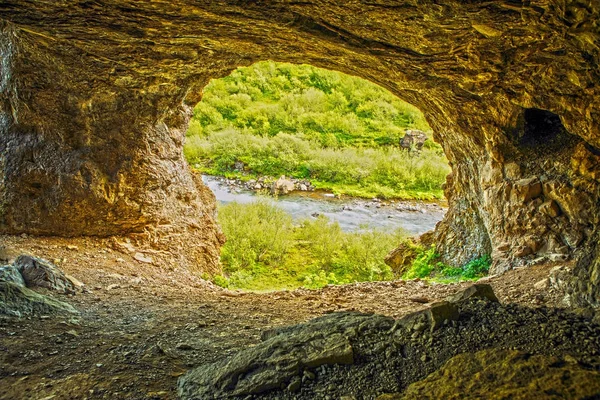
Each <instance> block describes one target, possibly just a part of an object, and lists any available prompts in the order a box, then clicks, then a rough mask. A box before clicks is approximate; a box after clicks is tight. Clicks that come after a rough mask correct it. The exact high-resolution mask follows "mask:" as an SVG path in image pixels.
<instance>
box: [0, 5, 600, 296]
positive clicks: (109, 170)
mask: <svg viewBox="0 0 600 400" xmlns="http://www.w3.org/2000/svg"><path fill="white" fill-rule="evenodd" d="M599 11H600V6H599V5H598V4H597V2H593V1H558V0H540V1H517V0H505V1H495V2H458V1H451V0H442V1H427V0H426V1H410V0H405V1H391V0H378V1H368V2H367V1H349V2H337V1H334V0H310V1H305V2H290V1H286V0H273V1H269V2H261V1H258V2H257V1H233V0H229V1H222V2H211V1H191V0H173V1H169V2H167V1H153V2H147V1H142V0H120V1H117V0H104V1H102V2H91V1H83V0H81V1H56V2H51V3H39V2H36V1H29V0H5V1H3V3H2V4H1V5H0V19H2V20H4V22H2V24H1V29H0V52H1V54H2V62H1V63H0V67H1V70H0V93H2V94H3V99H2V102H1V103H0V134H1V137H0V154H1V158H0V177H1V181H0V211H1V222H2V224H1V227H0V229H1V230H2V231H3V232H7V233H21V232H27V233H33V234H53V235H56V234H58V235H71V236H72V235H81V234H84V235H112V234H123V233H130V232H149V231H150V232H153V236H154V237H156V238H161V237H165V234H164V232H168V235H166V237H171V238H172V237H173V235H174V234H175V232H185V235H184V237H185V238H186V239H185V240H184V241H185V242H188V241H189V242H191V243H196V244H197V247H199V248H202V249H204V250H203V251H202V254H203V255H202V256H200V257H199V259H198V257H197V258H196V259H195V261H193V262H196V263H198V265H199V267H198V268H200V269H202V268H203V265H205V264H206V265H208V264H215V262H216V257H217V254H218V252H217V251H216V249H217V248H218V246H219V244H220V243H221V241H222V237H221V236H220V234H219V233H218V230H217V228H216V226H215V223H214V215H213V214H214V199H211V198H210V196H209V195H208V194H207V193H206V192H205V191H204V189H202V185H201V184H198V183H196V180H195V179H194V177H192V176H191V175H190V172H189V171H188V169H187V166H186V165H185V162H184V160H183V159H182V156H181V147H182V142H183V139H184V135H183V133H184V129H185V126H186V123H187V119H188V117H189V113H190V107H192V106H193V105H194V104H195V103H197V102H198V101H199V100H200V99H201V91H202V87H203V86H204V85H205V84H206V83H207V82H208V80H209V79H211V78H218V77H222V76H225V75H227V74H228V73H229V72H230V71H231V70H232V69H234V68H236V67H238V66H241V65H249V64H251V63H253V62H256V61H259V60H264V59H273V60H275V61H289V62H295V63H310V64H313V65H315V66H319V67H324V68H330V69H336V70H339V71H342V72H346V73H350V74H354V75H358V76H361V77H363V78H366V79H369V80H371V81H374V82H376V83H378V84H380V85H382V86H383V87H386V88H387V89H389V90H390V91H392V92H393V93H395V94H396V95H398V96H399V97H401V98H403V99H404V100H406V101H409V102H411V103H413V104H414V105H415V106H417V107H419V108H420V109H421V110H422V111H423V112H424V113H425V115H426V117H427V119H428V121H429V122H430V125H431V126H432V127H433V129H434V131H435V137H436V139H437V140H438V141H439V142H440V143H441V144H442V146H443V147H444V150H445V151H446V154H447V156H448V158H449V160H450V163H451V166H452V171H453V172H452V174H451V176H450V177H449V178H448V182H447V186H446V193H447V196H448V198H449V204H450V210H449V212H448V215H447V216H446V218H445V219H444V221H442V222H441V223H440V224H439V225H438V227H437V229H436V234H435V236H436V239H437V243H438V250H439V251H440V252H441V253H442V255H443V256H444V258H445V259H446V260H448V261H452V262H453V263H456V264H460V263H463V262H466V261H469V260H470V259H472V258H474V257H477V256H480V255H483V254H488V253H491V254H492V255H493V257H494V260H495V264H494V267H493V269H494V271H495V272H500V271H502V270H505V269H506V268H510V267H511V266H515V265H521V264H523V263H525V262H526V261H527V260H531V259H535V258H537V257H541V256H545V257H548V258H550V259H552V260H556V261H562V260H566V259H569V258H573V257H575V258H577V259H579V260H587V261H580V262H579V263H578V264H577V265H578V266H577V267H576V271H575V272H574V276H576V277H578V278H577V279H575V280H574V281H573V283H572V284H571V285H570V287H571V288H572V291H573V298H574V299H576V300H577V301H579V302H585V303H588V304H589V303H591V304H595V305H598V301H599V300H598V299H599V294H600V289H599V285H600V282H599V281H598V280H599V279H600V277H599V275H600V268H599V267H598V264H599V263H600V262H599V261H598V257H597V249H596V247H597V240H595V239H594V237H595V235H597V230H598V222H599V221H598V219H599V209H600V207H599V204H598V199H599V198H600V196H599V180H600V173H599V169H600V167H599V165H600V161H599V157H600V156H599V152H598V150H597V149H599V148H600V122H599V121H600V96H599V90H598V86H597V85H598V82H599V81H600V79H599V78H600V69H599V67H598V65H599V62H600V51H599V48H600V47H599V46H600V35H599V26H598V24H599V22H598V21H599V20H600V15H599ZM540 115H541V116H542V117H539V116H540ZM538 117H539V118H538ZM545 119H548V120H549V121H550V122H548V123H545V122H544V120H545ZM557 121H558V122H557ZM545 131H551V133H544V132H545ZM532 132H534V133H533V134H532ZM535 132H537V133H535ZM532 135H533V136H532ZM156 240H160V239H156ZM164 242H165V246H168V245H169V241H164Z"/></svg>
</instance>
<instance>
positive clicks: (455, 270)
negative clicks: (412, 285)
mask: <svg viewBox="0 0 600 400" xmlns="http://www.w3.org/2000/svg"><path fill="white" fill-rule="evenodd" d="M439 259H440V255H439V254H437V253H436V252H435V247H433V246H432V247H430V248H429V249H423V248H419V249H418V254H417V257H416V258H415V260H414V261H413V263H412V265H411V267H410V268H409V270H408V271H406V273H405V274H404V275H403V276H402V277H403V278H405V279H414V278H422V279H432V280H436V281H441V282H449V281H457V280H477V279H479V278H481V277H483V276H485V275H487V273H488V271H489V269H490V265H491V264H492V259H491V258H490V256H489V255H484V256H482V257H479V258H476V259H473V260H471V261H469V262H468V263H466V264H465V265H463V266H462V267H453V266H450V265H447V264H444V263H442V262H441V261H439Z"/></svg>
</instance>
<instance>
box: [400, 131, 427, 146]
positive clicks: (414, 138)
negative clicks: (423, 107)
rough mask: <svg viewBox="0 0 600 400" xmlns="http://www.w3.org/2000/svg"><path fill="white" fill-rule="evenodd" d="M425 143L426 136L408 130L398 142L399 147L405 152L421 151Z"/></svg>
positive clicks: (423, 133)
mask: <svg viewBox="0 0 600 400" xmlns="http://www.w3.org/2000/svg"><path fill="white" fill-rule="evenodd" d="M425 141H427V134H426V133H425V132H423V131H420V130H418V129H409V130H407V131H406V133H405V135H404V137H403V138H402V139H401V140H400V147H402V148H403V149H406V150H421V149H422V148H423V145H424V144H425Z"/></svg>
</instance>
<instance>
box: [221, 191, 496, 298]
mask: <svg viewBox="0 0 600 400" xmlns="http://www.w3.org/2000/svg"><path fill="white" fill-rule="evenodd" d="M218 222H219V224H220V225H221V227H222V229H223V232H224V233H225V236H226V237H227V242H226V243H225V245H224V246H223V248H222V249H221V261H222V263H223V271H224V274H223V275H217V276H214V277H213V278H212V279H213V282H215V283H216V284H217V285H219V286H222V287H227V288H231V289H244V290H256V291H266V290H280V289H296V288H299V287H305V288H310V289H316V288H320V287H323V286H326V285H332V284H334V285H335V284H346V283H354V282H365V281H385V280H392V279H398V278H400V277H397V276H394V275H393V273H392V271H391V269H390V267H389V266H387V265H386V264H385V263H384V262H383V259H384V257H385V255H386V254H388V252H389V251H390V250H392V249H394V248H395V247H397V246H398V244H399V243H400V242H402V241H404V240H406V239H407V236H406V234H405V232H404V231H402V230H397V231H394V232H383V231H379V230H370V229H369V228H368V227H364V229H362V230H360V231H358V232H344V231H342V230H341V228H340V226H339V225H338V224H337V223H335V222H332V221H330V220H328V219H327V218H326V217H324V216H319V217H318V218H315V219H307V220H304V221H301V222H300V223H296V224H295V223H294V221H292V218H291V216H290V215H288V214H287V213H285V212H284V211H283V210H282V209H280V208H279V207H277V205H276V204H275V202H274V201H273V200H271V199H268V198H259V199H258V200H257V201H255V202H253V203H249V204H239V203H230V204H227V205H222V206H220V207H219V210H218ZM417 251H418V255H417V257H416V259H415V260H414V262H413V264H412V266H411V268H410V269H409V270H408V271H407V272H406V273H405V274H404V275H403V276H402V278H404V279H414V278H421V279H428V280H434V281H438V282H455V281H459V280H476V279H478V278H480V277H482V276H485V274H486V273H487V271H488V269H489V266H490V263H491V260H490V258H489V256H484V257H481V258H477V259H474V260H473V261H471V262H469V263H467V264H465V265H464V266H462V267H459V268H456V267H452V266H448V265H445V264H443V263H442V262H440V261H439V255H438V254H436V253H435V249H434V248H429V249H423V248H418V249H417Z"/></svg>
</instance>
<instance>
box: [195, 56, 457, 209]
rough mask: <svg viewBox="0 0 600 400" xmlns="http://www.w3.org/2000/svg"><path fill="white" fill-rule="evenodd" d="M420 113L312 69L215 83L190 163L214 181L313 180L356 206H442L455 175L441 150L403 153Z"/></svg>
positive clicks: (255, 73) (269, 68) (276, 67)
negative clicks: (365, 201) (379, 202)
mask: <svg viewBox="0 0 600 400" xmlns="http://www.w3.org/2000/svg"><path fill="white" fill-rule="evenodd" d="M407 129H420V130H423V131H427V132H430V128H429V126H428V125H427V122H426V121H425V118H424V117H423V115H422V114H421V112H420V111H419V110H418V109H416V108H414V107H413V106H411V105H410V104H408V103H405V102H403V101H401V100H399V99H398V98H396V97H395V96H394V95H392V94H391V93H390V92H388V91H386V90H384V89H382V88H381V87H379V86H377V85H375V84H373V83H371V82H368V81H365V80H362V79H359V78H356V77H352V76H349V75H344V74H341V73H337V72H333V71H327V70H323V69H318V68H315V67H311V66H308V65H291V64H280V63H273V62H263V63H257V64H255V65H253V66H251V67H247V68H239V69H238V70H236V71H234V72H233V73H232V74H231V75H230V76H228V77H226V78H222V79H218V80H213V81H211V83H210V84H209V85H208V86H207V87H206V88H205V92H204V96H203V100H202V102H200V103H199V104H198V105H197V106H196V107H195V109H194V116H193V118H192V120H191V122H190V124H189V128H188V131H187V141H186V145H185V149H184V151H185V155H186V158H187V160H188V161H189V162H190V164H192V165H198V168H199V169H200V170H201V171H202V172H204V173H209V174H213V175H221V176H223V175H228V174H229V175H231V174H236V169H235V166H236V163H237V164H238V165H239V163H240V162H241V163H243V165H244V171H243V172H241V171H238V172H237V174H238V175H242V176H248V177H254V178H256V177H259V176H272V177H279V176H281V175H286V176H292V177H295V178H303V179H309V180H311V182H313V184H315V185H316V186H317V187H320V188H322V189H327V190H332V191H334V192H336V193H338V194H344V195H349V196H355V197H381V198H403V199H439V198H441V197H442V190H441V186H442V184H443V183H444V181H445V176H446V175H447V174H448V173H449V172H450V169H449V167H448V164H447V160H446V158H445V157H444V155H443V152H442V149H441V147H440V146H439V145H437V144H436V143H434V142H433V141H431V140H428V141H427V142H426V143H425V148H424V150H423V151H422V152H420V153H417V152H410V153H409V152H408V151H406V150H401V149H399V141H400V139H401V138H402V137H403V136H404V135H405V132H406V130H407Z"/></svg>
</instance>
